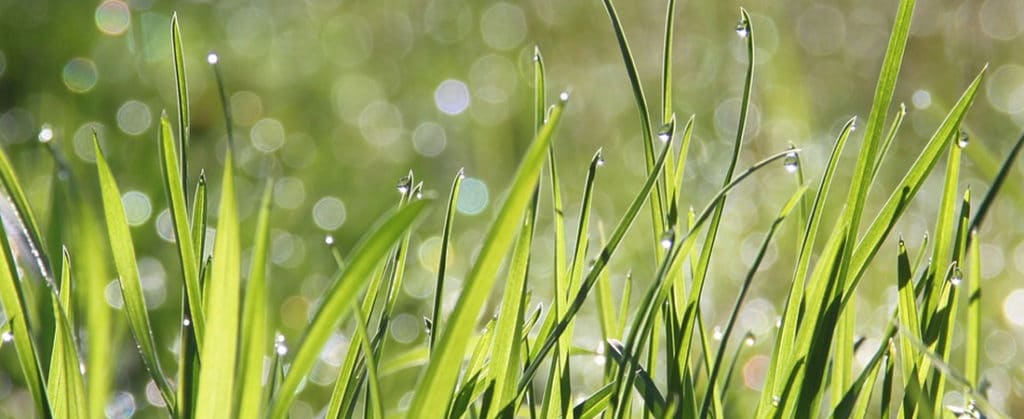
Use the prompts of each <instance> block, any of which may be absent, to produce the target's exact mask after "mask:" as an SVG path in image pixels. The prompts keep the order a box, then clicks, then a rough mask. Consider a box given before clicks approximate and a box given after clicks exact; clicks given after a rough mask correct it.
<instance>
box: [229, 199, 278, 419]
mask: <svg viewBox="0 0 1024 419" xmlns="http://www.w3.org/2000/svg"><path fill="white" fill-rule="evenodd" d="M273 185H274V183H273V181H271V180H267V182H266V186H265V187H264V188H263V199H262V200H261V201H260V210H259V215H258V216H257V217H256V230H255V236H256V237H255V240H254V243H253V248H252V268H250V269H249V282H248V284H247V285H246V289H245V302H244V303H243V306H242V310H243V316H242V330H243V331H244V332H243V333H242V346H241V362H240V367H241V371H240V377H241V382H240V384H239V385H240V386H241V391H240V392H239V394H240V395H241V396H240V398H239V403H238V417H241V418H255V417H262V416H263V412H262V407H263V405H264V403H263V384H262V380H263V358H264V357H265V356H266V353H267V348H268V346H269V345H268V342H269V341H270V332H269V329H268V319H267V254H268V248H269V247H270V246H269V242H270V203H271V198H272V197H273V191H274V188H273Z"/></svg>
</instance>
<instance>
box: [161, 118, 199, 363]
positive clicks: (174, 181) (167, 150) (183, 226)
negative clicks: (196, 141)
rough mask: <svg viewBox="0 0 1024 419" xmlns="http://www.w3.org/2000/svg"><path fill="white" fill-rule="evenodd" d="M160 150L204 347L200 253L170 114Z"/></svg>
mask: <svg viewBox="0 0 1024 419" xmlns="http://www.w3.org/2000/svg"><path fill="white" fill-rule="evenodd" d="M159 149H160V168H161V169H162V172H163V179H164V191H165V192H166V193H167V202H168V204H169V206H170V212H171V220H172V221H173V222H174V238H175V243H176V245H177V246H176V247H177V248H178V266H180V267H181V272H182V277H183V278H184V283H185V295H187V296H188V305H189V307H190V308H191V311H190V312H189V316H190V318H191V321H192V326H193V328H194V329H193V330H195V333H196V338H197V339H196V342H197V344H198V346H199V348H200V349H201V348H202V347H203V345H202V342H203V338H202V336H203V331H204V330H206V329H205V327H204V326H205V325H206V322H205V321H204V319H203V305H202V301H203V299H202V295H200V293H199V290H200V288H199V259H197V253H196V251H195V248H194V244H193V243H194V242H193V236H192V231H191V229H190V228H189V222H188V215H187V212H186V204H185V188H184V186H183V185H181V184H179V183H178V182H180V181H181V173H180V172H179V162H178V153H177V151H175V149H174V134H173V133H172V131H171V122H170V121H169V120H168V119H167V115H163V116H161V117H160V145H159ZM204 233H205V232H204Z"/></svg>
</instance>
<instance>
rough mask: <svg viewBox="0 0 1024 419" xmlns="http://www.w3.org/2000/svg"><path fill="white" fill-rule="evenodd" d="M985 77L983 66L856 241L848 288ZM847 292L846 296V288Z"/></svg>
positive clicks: (854, 283)
mask: <svg viewBox="0 0 1024 419" xmlns="http://www.w3.org/2000/svg"><path fill="white" fill-rule="evenodd" d="M984 76H985V69H982V70H981V72H980V73H979V74H978V76H977V77H975V78H974V81H972V82H971V84H970V86H968V87H967V89H966V90H965V91H964V93H963V94H962V95H961V96H960V99H959V100H957V102H956V104H955V105H954V106H953V108H952V109H950V111H949V113H948V114H947V115H946V118H945V120H943V121H942V124H940V125H939V127H938V129H937V130H936V131H935V133H934V134H933V135H932V138H931V139H930V140H929V141H928V143H927V144H926V145H925V148H924V150H922V151H921V154H920V155H918V158H917V160H915V161H914V163H913V165H911V167H910V169H909V170H908V171H907V174H906V175H905V176H904V177H903V180H901V181H900V183H899V184H898V185H897V186H896V189H895V190H894V191H893V193H892V195H890V196H889V199H888V200H887V201H886V202H885V204H884V205H883V207H882V210H881V211H879V213H878V215H877V216H875V219H874V221H872V222H871V225H870V226H869V227H868V230H867V232H866V233H865V234H864V237H863V238H862V239H861V241H860V243H858V245H857V250H856V251H854V253H853V259H852V261H851V262H850V263H851V265H850V270H849V272H850V273H851V274H852V282H850V283H849V284H847V286H846V289H847V290H853V289H855V288H856V286H857V284H858V283H859V282H860V280H861V278H862V275H863V273H864V270H865V269H867V264H868V262H870V261H871V259H872V258H873V257H874V255H875V253H876V252H878V249H879V247H881V245H882V241H883V240H884V239H885V236H886V235H888V233H889V231H890V230H891V229H892V227H893V225H894V223H895V222H896V220H897V219H898V218H899V216H900V215H901V214H902V213H903V211H904V210H906V208H907V206H908V205H909V202H910V200H911V199H912V198H913V197H914V195H916V194H917V192H918V191H919V190H920V189H921V185H922V184H923V183H924V179H925V177H927V175H928V173H930V172H931V169H932V168H933V167H935V164H936V163H937V162H938V158H939V156H940V155H941V152H942V150H943V149H944V148H945V147H946V146H947V145H949V143H950V142H951V141H950V139H951V138H955V137H954V136H953V135H954V133H956V132H957V127H959V126H960V122H961V121H962V120H963V118H964V115H965V114H966V113H967V110H968V109H970V106H971V104H972V103H973V101H974V97H975V94H976V93H977V91H978V87H979V86H980V85H981V81H982V80H983V79H984ZM847 295H849V291H848V292H847ZM844 304H845V302H844Z"/></svg>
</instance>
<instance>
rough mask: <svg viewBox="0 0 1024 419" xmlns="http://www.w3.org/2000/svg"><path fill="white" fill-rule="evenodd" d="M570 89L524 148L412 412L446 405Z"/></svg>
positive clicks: (436, 409)
mask: <svg viewBox="0 0 1024 419" xmlns="http://www.w3.org/2000/svg"><path fill="white" fill-rule="evenodd" d="M568 98H569V95H568V94H567V93H563V94H562V96H561V101H560V103H559V104H557V105H555V107H554V109H553V111H552V112H551V116H550V117H549V118H548V122H547V123H546V124H545V125H544V128H543V129H542V130H541V131H540V133H538V134H537V137H536V138H535V139H534V141H533V144H531V145H530V148H529V149H528V150H527V152H526V156H525V157H524V158H523V161H522V163H521V164H520V167H519V170H517V172H516V175H515V177H514V180H513V183H512V187H511V188H510V190H509V194H508V197H507V198H506V200H505V204H504V205H502V207H501V210H500V212H499V213H498V216H497V218H496V219H495V221H494V223H493V224H492V226H491V228H490V230H489V232H488V234H486V235H485V236H484V237H485V240H484V243H483V246H482V247H481V249H480V255H479V256H478V259H477V262H476V263H475V264H474V265H473V268H472V271H471V272H470V274H469V275H468V276H467V278H466V281H465V283H464V285H463V293H462V295H461V296H460V297H459V301H458V303H457V304H456V305H455V311H454V312H453V313H452V315H451V317H449V319H448V321H447V325H446V327H445V329H444V331H443V332H442V334H441V337H440V338H439V340H438V341H437V343H436V345H437V346H435V350H436V351H435V352H433V353H431V360H430V363H429V365H428V366H427V370H426V372H425V373H424V375H423V377H422V378H421V379H420V382H419V384H418V386H417V391H416V394H415V396H413V402H412V406H411V407H410V409H409V411H410V412H442V411H445V409H446V408H447V406H448V402H449V398H450V397H451V390H452V389H453V388H454V387H455V382H456V380H457V379H458V373H459V367H458V366H459V365H460V363H461V361H462V357H463V351H464V348H465V344H466V341H467V340H468V339H469V335H470V334H471V332H472V325H473V323H475V322H476V317H477V316H478V315H479V311H480V308H481V307H482V306H483V304H484V302H485V300H486V299H487V296H488V294H489V293H490V292H491V288H492V286H493V284H494V282H495V280H496V279H497V278H496V274H497V271H498V268H499V265H500V263H501V259H502V257H503V255H504V253H505V252H506V250H507V249H508V247H509V246H510V245H511V244H512V239H513V238H514V233H515V228H516V223H515V222H514V221H513V220H516V219H518V218H519V217H521V216H522V214H523V212H524V211H525V209H526V206H527V204H528V203H529V201H530V198H531V193H532V190H533V189H534V186H535V185H536V184H537V178H538V177H539V176H540V169H541V167H542V165H543V163H544V156H545V154H546V153H547V150H548V146H549V143H550V141H551V138H552V136H553V134H554V131H555V128H556V127H557V126H558V123H559V121H560V120H561V116H562V109H563V108H564V106H565V103H566V101H567V100H568Z"/></svg>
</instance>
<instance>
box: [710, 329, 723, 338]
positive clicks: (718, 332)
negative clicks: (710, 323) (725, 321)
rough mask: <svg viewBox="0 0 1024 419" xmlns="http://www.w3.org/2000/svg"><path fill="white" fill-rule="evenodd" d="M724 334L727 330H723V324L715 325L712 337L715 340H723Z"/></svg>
mask: <svg viewBox="0 0 1024 419" xmlns="http://www.w3.org/2000/svg"><path fill="white" fill-rule="evenodd" d="M724 336H725V332H723V331H722V327H721V326H715V328H714V330H712V331H711V337H713V338H714V339H715V340H722V337H724Z"/></svg>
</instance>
